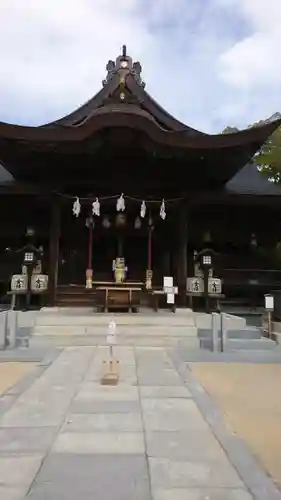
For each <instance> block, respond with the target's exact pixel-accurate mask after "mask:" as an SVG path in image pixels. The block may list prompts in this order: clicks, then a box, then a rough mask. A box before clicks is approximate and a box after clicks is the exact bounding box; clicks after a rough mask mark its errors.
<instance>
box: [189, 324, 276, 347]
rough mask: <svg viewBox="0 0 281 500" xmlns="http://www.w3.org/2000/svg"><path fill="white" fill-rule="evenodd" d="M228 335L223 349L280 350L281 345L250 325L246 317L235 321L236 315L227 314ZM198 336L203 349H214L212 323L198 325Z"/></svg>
mask: <svg viewBox="0 0 281 500" xmlns="http://www.w3.org/2000/svg"><path fill="white" fill-rule="evenodd" d="M226 316H227V321H226V335H225V338H224V341H223V350H224V351H225V352H231V351H237V350H239V351H241V350H242V351H279V352H280V353H281V348H280V346H279V345H278V344H277V343H276V342H275V341H274V340H273V339H269V338H266V337H264V336H263V334H262V329H261V328H258V327H255V326H248V325H247V324H246V320H245V319H244V318H238V317H237V322H235V320H234V318H235V316H232V315H226ZM198 337H199V339H200V346H201V347H202V348H203V349H208V350H212V348H213V345H212V332H211V325H208V327H206V324H204V325H203V327H202V326H201V327H198ZM218 344H219V350H220V347H221V343H220V338H219V340H218Z"/></svg>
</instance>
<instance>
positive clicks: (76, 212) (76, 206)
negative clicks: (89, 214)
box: [72, 198, 81, 217]
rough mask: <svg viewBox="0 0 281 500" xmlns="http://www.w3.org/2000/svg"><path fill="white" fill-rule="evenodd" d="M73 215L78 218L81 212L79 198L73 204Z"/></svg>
mask: <svg viewBox="0 0 281 500" xmlns="http://www.w3.org/2000/svg"><path fill="white" fill-rule="evenodd" d="M72 212H73V215H75V217H78V216H79V215H80V212H81V204H80V200H79V198H76V200H75V202H74V203H73V208H72Z"/></svg>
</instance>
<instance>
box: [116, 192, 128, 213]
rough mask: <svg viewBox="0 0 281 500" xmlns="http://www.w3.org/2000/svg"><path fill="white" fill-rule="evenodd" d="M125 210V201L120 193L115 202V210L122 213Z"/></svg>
mask: <svg viewBox="0 0 281 500" xmlns="http://www.w3.org/2000/svg"><path fill="white" fill-rule="evenodd" d="M125 208H126V207H125V200H124V195H123V193H122V194H121V196H120V198H118V200H117V203H116V210H117V212H124V210H125Z"/></svg>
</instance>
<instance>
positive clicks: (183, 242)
mask: <svg viewBox="0 0 281 500" xmlns="http://www.w3.org/2000/svg"><path fill="white" fill-rule="evenodd" d="M187 219H188V211H187V206H186V204H185V203H183V204H182V205H181V206H180V207H179V213H178V251H177V284H178V288H179V290H178V292H179V293H178V305H179V306H181V307H186V279H187V231H188V223H187Z"/></svg>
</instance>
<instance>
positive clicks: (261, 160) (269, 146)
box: [253, 113, 281, 184]
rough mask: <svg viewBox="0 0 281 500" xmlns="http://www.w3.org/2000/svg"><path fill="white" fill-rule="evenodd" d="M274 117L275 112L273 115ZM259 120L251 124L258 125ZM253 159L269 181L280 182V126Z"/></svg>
mask: <svg viewBox="0 0 281 500" xmlns="http://www.w3.org/2000/svg"><path fill="white" fill-rule="evenodd" d="M273 116H274V118H275V117H276V116H277V113H276V114H275V115H273ZM261 123H263V122H259V123H257V124H255V125H253V126H257V125H260V124H261ZM253 161H254V162H255V164H256V165H257V166H258V168H259V170H260V172H262V174H264V175H265V176H266V177H267V178H268V179H269V180H270V181H271V182H275V183H276V184H279V183H281V127H278V128H277V129H276V130H275V132H273V134H272V135H271V136H270V137H269V139H268V140H267V141H266V142H265V144H264V145H263V146H262V148H261V149H260V151H258V153H257V154H256V155H255V156H254V158H253Z"/></svg>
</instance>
